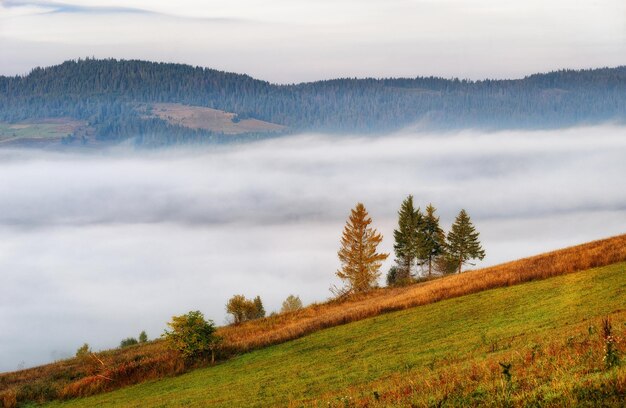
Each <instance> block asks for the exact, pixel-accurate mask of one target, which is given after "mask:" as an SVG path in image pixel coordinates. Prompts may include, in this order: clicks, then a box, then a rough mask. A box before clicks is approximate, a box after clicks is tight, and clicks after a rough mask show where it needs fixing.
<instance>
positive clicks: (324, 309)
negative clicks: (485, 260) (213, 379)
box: [219, 235, 626, 352]
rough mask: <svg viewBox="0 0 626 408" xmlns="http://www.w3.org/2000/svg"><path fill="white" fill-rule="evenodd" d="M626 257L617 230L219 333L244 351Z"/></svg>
mask: <svg viewBox="0 0 626 408" xmlns="http://www.w3.org/2000/svg"><path fill="white" fill-rule="evenodd" d="M625 260H626V235H620V236H616V237H613V238H608V239H603V240H598V241H593V242H589V243H586V244H582V245H577V246H574V247H570V248H565V249H561V250H557V251H553V252H548V253H545V254H541V255H537V256H533V257H530V258H524V259H520V260H517V261H513V262H508V263H504V264H501V265H497V266H492V267H489V268H484V269H479V270H475V271H470V272H465V273H462V274H460V275H451V276H446V277H443V278H440V279H436V280H432V281H428V282H423V283H419V284H415V285H411V286H406V287H402V288H384V289H378V290H374V291H372V292H369V293H367V294H364V295H360V296H358V297H352V298H346V299H342V300H337V301H330V302H328V303H324V304H316V305H312V306H309V307H307V308H304V309H302V310H300V311H296V312H292V313H288V314H285V315H278V316H275V317H271V318H267V319H262V320H254V321H249V322H246V323H243V324H241V325H238V326H228V327H224V328H222V329H220V331H219V334H220V335H222V336H224V338H225V340H226V344H227V345H228V347H229V348H230V349H231V350H232V351H235V352H243V351H248V350H251V349H255V348H260V347H265V346H268V345H271V344H276V343H281V342H284V341H288V340H292V339H295V338H298V337H301V336H304V335H306V334H308V333H311V332H314V331H317V330H321V329H324V328H327V327H332V326H337V325H340V324H345V323H349V322H353V321H356V320H361V319H365V318H368V317H372V316H376V315H379V314H381V313H386V312H390V311H394V310H402V309H407V308H410V307H415V306H420V305H425V304H428V303H434V302H438V301H440V300H444V299H450V298H454V297H459V296H463V295H468V294H470V293H476V292H480V291H483V290H487V289H493V288H499V287H503V286H511V285H516V284H519V283H523V282H528V281H531V280H537V279H546V278H549V277H552V276H558V275H564V274H567V273H572V272H577V271H581V270H585V269H590V268H594V267H598V266H605V265H610V264H613V263H617V262H622V261H625Z"/></svg>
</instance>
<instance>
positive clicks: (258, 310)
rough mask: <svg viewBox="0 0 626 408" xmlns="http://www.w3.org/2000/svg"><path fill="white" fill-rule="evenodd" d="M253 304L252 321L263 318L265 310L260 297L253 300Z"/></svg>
mask: <svg viewBox="0 0 626 408" xmlns="http://www.w3.org/2000/svg"><path fill="white" fill-rule="evenodd" d="M253 303H254V317H253V318H254V319H260V318H263V317H265V308H264V307H263V302H262V301H261V296H257V297H255V298H254V300H253Z"/></svg>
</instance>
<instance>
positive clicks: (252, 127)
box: [138, 103, 286, 135]
mask: <svg viewBox="0 0 626 408" xmlns="http://www.w3.org/2000/svg"><path fill="white" fill-rule="evenodd" d="M138 110H139V111H140V112H141V113H142V114H144V115H147V116H150V117H157V118H159V119H163V120H165V121H167V122H169V123H170V124H173V125H177V126H183V127H187V128H191V129H204V130H210V131H213V132H218V133H223V134H226V135H237V134H246V133H263V132H269V133H272V132H282V131H284V130H285V129H286V128H285V126H281V125H277V124H275V123H269V122H265V121H262V120H258V119H242V120H239V119H237V118H236V117H237V115H235V114H234V113H229V112H224V111H221V110H217V109H211V108H206V107H203V106H191V105H183V104H180V103H155V104H152V105H145V106H141V107H139V109H138Z"/></svg>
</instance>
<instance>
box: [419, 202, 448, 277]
mask: <svg viewBox="0 0 626 408" xmlns="http://www.w3.org/2000/svg"><path fill="white" fill-rule="evenodd" d="M435 211H437V210H436V209H435V207H433V205H432V204H429V205H428V207H426V214H424V216H423V217H422V225H421V228H420V230H419V245H418V255H417V257H418V260H420V261H422V264H428V276H429V277H430V276H431V275H432V271H433V264H434V261H435V260H436V259H437V258H438V257H440V256H443V255H444V254H445V251H446V235H445V233H444V232H443V230H442V229H441V227H440V226H439V217H437V216H436V215H435Z"/></svg>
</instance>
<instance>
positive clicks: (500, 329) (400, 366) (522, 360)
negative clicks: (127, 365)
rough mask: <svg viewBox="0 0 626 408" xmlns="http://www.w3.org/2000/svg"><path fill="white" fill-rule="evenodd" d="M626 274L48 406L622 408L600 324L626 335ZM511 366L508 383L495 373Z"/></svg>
mask: <svg viewBox="0 0 626 408" xmlns="http://www.w3.org/2000/svg"><path fill="white" fill-rule="evenodd" d="M625 306H626V263H620V264H615V265H612V266H607V267H603V268H597V269H592V270H588V271H582V272H578V273H575V274H570V275H566V276H560V277H555V278H552V279H548V280H543V281H537V282H530V283H526V284H522V285H517V286H513V287H507V288H501V289H494V290H488V291H484V292H481V293H476V294H472V295H468V296H464V297H460V298H456V299H450V300H446V301H442V302H438V303H435V304H430V305H424V306H420V307H416V308H413V309H408V310H404V311H399V312H394V313H389V314H385V315H382V316H378V317H374V318H370V319H366V320H362V321H358V322H354V323H350V324H347V325H343V326H339V327H335V328H331V329H327V330H322V331H319V332H316V333H314V334H311V335H309V336H307V337H304V338H301V339H298V340H295V341H291V342H288V343H284V344H281V345H277V346H272V347H268V348H265V349H262V350H258V351H254V352H251V353H248V354H245V355H242V356H240V357H237V358H235V359H233V360H231V361H228V362H225V363H223V364H221V365H218V366H216V367H212V368H206V369H200V370H196V371H193V372H190V373H188V374H185V375H182V376H179V377H176V378H171V379H165V380H160V381H155V382H150V383H145V384H141V385H137V386H133V387H129V388H125V389H122V390H119V391H115V392H112V393H109V394H103V395H99V396H95V397H90V398H85V399H78V400H72V401H69V402H66V403H55V404H52V405H51V406H64V407H89V406H124V407H145V406H209V405H210V406H223V407H232V406H288V405H289V406H301V405H302V404H304V405H307V406H329V404H330V405H331V406H372V405H378V404H380V405H397V404H400V405H406V406H410V405H411V404H415V405H417V406H425V405H437V404H439V403H443V405H455V406H456V405H463V404H466V405H476V404H487V405H498V406H505V405H509V404H513V405H522V404H530V405H533V404H535V405H539V404H541V405H542V406H545V405H554V406H563V405H573V404H583V403H585V404H587V403H588V404H589V406H593V405H595V404H600V403H604V404H608V405H613V406H619V404H620V403H621V401H623V398H624V397H625V396H626V394H625V393H626V368H625V367H624V366H623V365H622V367H620V368H614V369H612V370H605V369H604V363H603V359H602V358H603V340H602V337H601V335H600V327H601V318H602V317H603V316H611V319H612V321H613V326H614V332H616V333H617V334H619V336H621V337H622V338H623V336H624V335H626V326H625V323H626V309H624V307H625ZM499 362H503V363H506V364H512V368H511V374H512V377H511V381H510V382H507V381H506V380H505V379H504V377H503V376H502V368H501V366H500V365H499V364H498V363H499Z"/></svg>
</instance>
